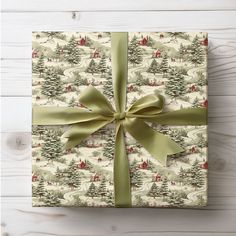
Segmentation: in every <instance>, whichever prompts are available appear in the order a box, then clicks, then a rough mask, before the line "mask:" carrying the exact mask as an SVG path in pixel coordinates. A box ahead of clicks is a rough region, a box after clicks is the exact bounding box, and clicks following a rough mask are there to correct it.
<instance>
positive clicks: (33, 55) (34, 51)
mask: <svg viewBox="0 0 236 236" xmlns="http://www.w3.org/2000/svg"><path fill="white" fill-rule="evenodd" d="M36 57H38V51H37V50H36V49H33V50H32V58H36Z"/></svg>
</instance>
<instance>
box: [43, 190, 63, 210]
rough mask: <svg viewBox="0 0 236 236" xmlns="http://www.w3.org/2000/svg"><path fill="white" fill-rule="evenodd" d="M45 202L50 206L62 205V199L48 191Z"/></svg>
mask: <svg viewBox="0 0 236 236" xmlns="http://www.w3.org/2000/svg"><path fill="white" fill-rule="evenodd" d="M44 203H45V205H46V206H48V207H53V206H60V203H61V201H60V199H59V198H58V196H57V195H56V194H55V193H53V192H48V193H47V194H46V195H45V197H44Z"/></svg>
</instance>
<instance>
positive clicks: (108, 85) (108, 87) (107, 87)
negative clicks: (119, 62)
mask: <svg viewBox="0 0 236 236" xmlns="http://www.w3.org/2000/svg"><path fill="white" fill-rule="evenodd" d="M103 93H104V94H105V95H106V96H107V97H108V98H109V99H112V98H113V84H112V74H111V70H110V71H109V73H108V76H107V78H106V81H105V83H104V85H103Z"/></svg>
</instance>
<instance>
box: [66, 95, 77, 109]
mask: <svg viewBox="0 0 236 236" xmlns="http://www.w3.org/2000/svg"><path fill="white" fill-rule="evenodd" d="M68 105H69V107H75V106H76V105H77V103H76V101H75V98H74V97H72V98H71V100H70V101H69V104H68Z"/></svg>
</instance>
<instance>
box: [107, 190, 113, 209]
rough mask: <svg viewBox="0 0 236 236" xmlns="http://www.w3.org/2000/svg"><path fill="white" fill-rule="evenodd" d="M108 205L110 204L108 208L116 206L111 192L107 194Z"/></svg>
mask: <svg viewBox="0 0 236 236" xmlns="http://www.w3.org/2000/svg"><path fill="white" fill-rule="evenodd" d="M106 203H107V204H108V206H113V205H114V196H113V194H112V193H111V192H109V193H108V194H107V197H106Z"/></svg>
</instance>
